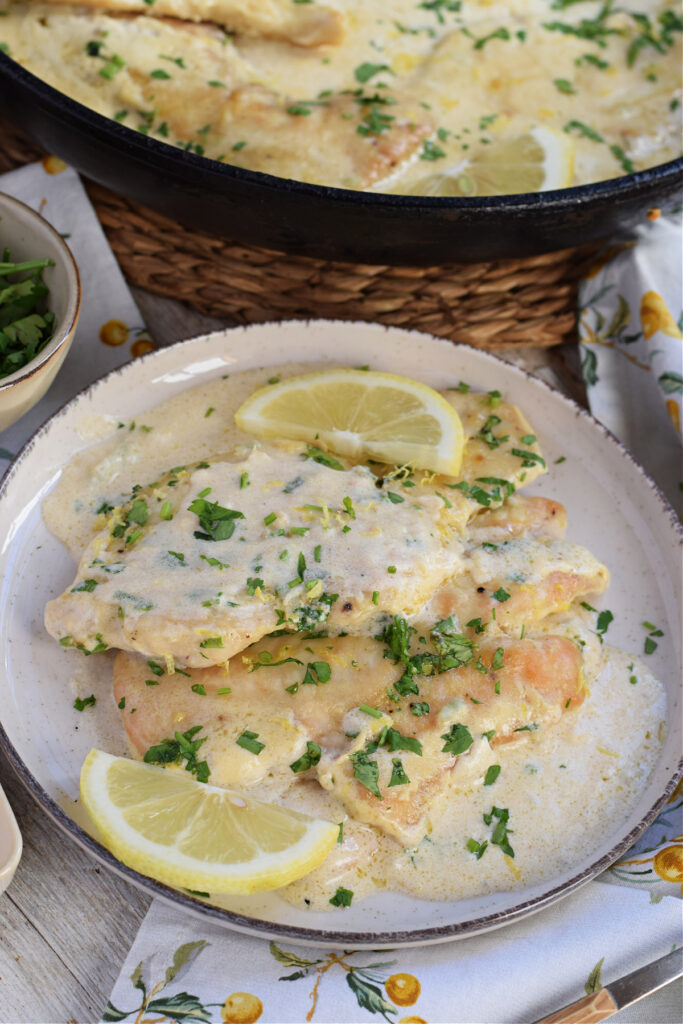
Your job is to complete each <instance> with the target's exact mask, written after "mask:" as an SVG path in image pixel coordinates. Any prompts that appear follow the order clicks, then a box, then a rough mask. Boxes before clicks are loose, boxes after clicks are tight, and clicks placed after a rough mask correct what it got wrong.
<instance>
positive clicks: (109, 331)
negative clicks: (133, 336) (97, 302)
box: [100, 320, 130, 346]
mask: <svg viewBox="0 0 683 1024" xmlns="http://www.w3.org/2000/svg"><path fill="white" fill-rule="evenodd" d="M129 334H130V331H129V329H128V324H124V322H123V320H107V322H106V324H102V326H101V327H100V341H101V342H103V344H105V345H114V346H115V345H125V343H126V342H127V341H128V336H129Z"/></svg>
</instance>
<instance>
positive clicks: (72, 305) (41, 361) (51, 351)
mask: <svg viewBox="0 0 683 1024" xmlns="http://www.w3.org/2000/svg"><path fill="white" fill-rule="evenodd" d="M5 202H6V203H8V204H9V206H10V207H12V206H14V207H18V208H19V209H20V210H23V211H26V212H27V213H28V214H30V217H29V219H34V220H37V221H39V222H40V227H41V229H43V230H45V231H46V233H47V234H51V235H52V236H53V238H54V240H55V241H56V243H57V247H58V248H59V249H60V250H61V252H62V255H63V257H64V261H65V263H66V268H67V270H66V272H67V277H69V278H70V279H71V280H70V287H71V290H72V294H71V295H70V296H69V297H68V299H67V306H66V312H65V315H64V318H63V322H62V324H61V326H60V327H59V329H58V331H56V332H55V333H54V334H53V335H52V337H51V338H50V340H49V341H48V343H47V345H46V346H45V348H44V349H42V351H40V352H39V353H38V355H37V356H35V357H34V358H33V359H32V360H31V362H30V363H27V364H26V366H23V367H22V368H21V369H20V370H15V371H14V373H10V374H8V375H7V376H6V377H2V378H0V392H2V391H4V390H7V389H8V388H11V387H12V385H14V384H18V383H19V382H20V381H23V380H28V379H29V378H30V377H33V375H34V374H36V373H38V371H39V370H40V369H42V367H43V366H45V364H46V363H48V362H49V361H50V360H51V359H52V358H53V356H54V355H56V353H57V352H59V350H60V349H61V347H62V345H63V344H64V342H65V341H66V340H67V339H68V338H69V337H70V336H71V333H72V332H73V330H74V328H75V326H76V322H77V321H78V316H79V314H80V311H81V276H80V274H79V272H78V265H77V263H76V260H75V259H74V255H73V253H72V252H71V249H70V248H69V246H68V245H67V244H66V242H65V241H64V239H63V238H62V236H61V235H60V234H59V232H58V231H57V230H56V228H54V227H53V226H52V224H50V222H49V221H47V220H45V218H44V217H43V216H42V214H40V213H37V212H36V211H35V210H34V209H32V207H30V206H29V205H28V204H27V203H23V202H22V201H21V199H15V197H14V196H11V195H9V194H8V193H7V192H0V207H1V206H2V204H3V203H5Z"/></svg>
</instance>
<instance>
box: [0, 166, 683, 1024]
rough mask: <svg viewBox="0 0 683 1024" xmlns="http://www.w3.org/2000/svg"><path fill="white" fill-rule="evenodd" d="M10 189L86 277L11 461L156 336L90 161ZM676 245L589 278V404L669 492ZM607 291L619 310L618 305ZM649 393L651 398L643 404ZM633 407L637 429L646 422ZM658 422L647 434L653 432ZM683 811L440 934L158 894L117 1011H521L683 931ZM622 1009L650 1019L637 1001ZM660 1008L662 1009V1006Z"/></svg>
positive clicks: (450, 1016)
mask: <svg viewBox="0 0 683 1024" xmlns="http://www.w3.org/2000/svg"><path fill="white" fill-rule="evenodd" d="M48 170H49V171H51V172H52V173H48ZM55 171H57V172H58V173H54V172H55ZM0 189H1V190H2V191H5V192H8V193H10V194H11V195H14V196H16V197H17V198H18V199H22V200H23V201H24V202H26V203H28V204H29V205H30V206H33V207H34V208H35V209H40V210H41V212H42V213H43V215H44V216H45V217H46V218H47V219H48V220H49V221H50V222H51V223H52V224H53V225H54V226H55V227H56V228H57V230H58V231H60V232H62V233H63V234H64V235H65V236H66V237H67V238H68V242H69V245H70V246H71V248H72V250H73V253H74V256H75V257H76V260H77V262H78V264H79V268H80V271H81V276H82V283H83V311H82V315H81V319H80V322H79V325H78V330H77V334H76V338H75V340H74V343H73V346H72V349H71V352H70V353H69V355H68V357H67V360H66V361H65V364H64V367H63V369H62V371H61V372H60V374H59V377H58V378H57V381H56V383H55V384H54V385H53V387H52V388H51V389H50V391H49V392H48V394H47V395H46V396H45V398H44V399H43V400H42V401H41V402H40V403H39V404H38V406H36V408H35V409H33V410H32V411H31V412H29V413H28V414H27V415H26V416H24V418H23V419H22V420H20V421H19V422H18V423H17V424H15V425H14V426H12V427H10V428H9V429H8V430H6V431H5V432H4V433H2V434H0V471H1V470H2V469H3V460H4V462H5V463H7V462H8V460H9V459H11V458H12V457H13V455H14V454H16V452H17V451H18V450H19V448H20V447H21V445H22V444H23V443H24V442H25V441H26V440H27V439H28V437H30V436H31V434H32V433H33V432H34V430H35V429H36V428H37V427H38V426H39V425H40V424H41V423H42V422H43V421H44V420H45V419H46V418H47V417H48V416H49V415H51V414H52V412H54V410H55V409H57V408H59V406H60V405H62V404H63V403H64V402H65V401H67V400H68V399H69V398H70V397H71V396H72V395H73V394H75V393H76V392H77V391H78V390H80V389H81V388H82V387H84V386H86V385H87V384H89V383H90V382H91V381H92V380H94V379H96V378H97V377H99V376H101V375H102V374H103V373H105V372H107V371H108V370H110V369H112V368H113V367H115V366H118V365H120V364H121V363H123V362H126V361H127V360H128V359H129V358H131V356H132V355H135V354H139V352H140V351H145V350H147V351H148V350H149V349H150V348H151V347H154V345H153V343H152V342H151V341H150V340H149V339H148V337H147V335H146V332H145V329H144V326H143V325H142V322H141V318H140V315H139V312H138V310H137V308H136V306H135V303H134V301H133V299H132V297H131V295H130V292H129V291H128V288H127V286H126V284H125V281H124V280H123V277H122V275H121V272H120V270H119V268H118V265H117V263H116V261H115V259H114V257H113V254H112V252H111V250H110V248H109V246H108V244H107V242H106V239H105V237H104V235H103V233H102V230H101V228H100V225H99V223H98V221H97V218H96V217H95V214H94V211H93V210H92V207H91V206H90V203H89V201H88V198H87V196H86V194H85V192H84V190H83V187H82V185H81V183H80V180H79V179H78V176H77V175H76V174H75V173H74V172H73V171H72V170H70V169H68V168H64V166H63V165H62V164H61V162H59V161H56V160H55V159H54V158H48V160H46V161H44V162H43V163H38V164H32V165H30V166H29V167H25V168H22V169H21V170H18V171H13V172H12V173H10V174H6V175H4V176H3V177H0ZM0 237H1V231H0ZM678 241H679V242H680V239H678ZM675 245H676V237H675V230H674V229H673V228H672V227H670V226H668V225H664V224H657V225H654V226H653V227H652V228H651V229H649V230H647V231H645V232H644V233H643V237H642V239H641V240H640V241H639V244H638V246H637V248H635V249H633V248H629V249H626V250H624V251H623V252H621V253H620V254H619V255H617V257H616V259H615V261H614V262H613V263H608V264H607V265H605V266H604V267H603V268H602V269H601V270H600V271H599V274H600V276H599V277H595V278H593V279H592V280H590V281H588V282H586V283H584V285H583V287H582V293H581V294H582V306H583V316H582V324H583V325H584V326H583V327H582V338H583V339H584V344H585V351H586V355H585V357H584V367H585V370H586V376H587V380H588V382H589V385H590V387H589V397H590V400H591V407H592V409H593V411H594V412H595V413H596V415H598V417H599V418H601V419H603V422H605V423H606V424H607V425H608V426H610V427H611V429H612V430H613V431H614V432H615V433H617V435H618V436H620V437H623V438H625V439H626V440H627V443H629V444H630V445H631V446H632V447H633V448H634V449H635V450H636V451H637V453H638V455H639V457H640V458H641V460H642V461H643V462H644V463H645V464H646V465H647V466H648V468H649V469H650V471H651V472H652V473H653V474H654V475H655V476H656V478H657V479H658V481H659V483H660V486H662V487H663V488H664V489H665V490H666V492H667V493H668V494H669V495H670V496H677V492H678V481H679V479H680V474H679V459H680V448H679V447H677V439H676V436H675V433H672V430H673V428H672V420H675V416H674V413H673V411H672V407H671V406H670V405H668V404H666V403H668V402H670V401H674V402H678V405H679V407H680V392H681V389H682V386H681V376H680V372H679V371H680V351H681V343H680V337H678V336H676V334H675V331H674V328H672V326H671V321H670V319H669V318H667V316H666V315H665V313H664V312H663V307H662V305H661V304H659V303H658V302H657V301H656V300H654V299H652V298H651V297H650V299H649V300H648V302H649V305H648V303H645V304H643V302H642V297H643V295H645V294H646V293H653V294H654V293H655V292H656V294H657V295H659V296H663V298H662V303H663V304H664V305H666V306H667V308H668V309H669V310H671V309H674V310H678V309H680V305H681V296H680V273H679V292H676V286H675V281H674V278H675V269H674V270H673V271H672V270H671V268H672V267H673V266H674V262H675V259H676V258H677V257H676V255H674V254H673V253H672V247H675ZM619 261H621V262H619ZM679 266H680V259H679ZM617 268H620V269H617ZM636 293H637V296H636ZM619 296H623V300H622V299H620V298H619ZM634 296H636V297H634ZM604 302H606V303H609V304H611V307H612V311H610V312H604V311H603V309H602V306H601V305H600V304H601V303H604ZM624 303H625V304H626V305H627V306H628V308H629V310H636V311H640V310H641V309H643V310H644V312H643V314H642V330H641V332H640V333H641V335H642V336H643V337H642V338H641V337H639V338H633V339H631V338H630V337H629V332H631V331H635V330H636V327H637V323H635V318H636V313H635V312H634V313H633V314H632V319H631V322H630V323H629V321H628V319H627V316H626V313H625V311H624V309H625V307H624ZM676 303H678V305H676ZM650 310H651V311H650ZM615 312H616V314H617V316H616V319H615ZM610 316H611V317H612V319H613V320H614V325H612V324H611V322H608V324H607V327H608V329H605V321H606V320H608V317H610ZM601 317H602V319H601ZM648 318H649V319H648ZM653 325H656V329H655V331H654V332H653V330H652V327H653ZM674 326H675V325H674ZM590 331H592V332H593V333H592V334H590ZM679 335H680V330H679ZM672 341H673V343H674V345H673V346H672V345H671V344H670V342H672ZM608 342H611V343H612V344H608ZM113 343H117V344H113ZM641 344H642V345H644V346H647V348H646V349H645V350H644V351H643V352H640V354H639V355H638V363H634V362H632V361H631V360H630V359H627V358H623V357H622V355H621V353H622V351H625V352H626V353H627V354H628V355H631V353H634V352H635V351H636V348H635V347H634V346H640V345H641ZM676 346H677V347H676ZM596 351H597V355H596ZM591 352H592V353H593V355H590V354H589V353H591ZM676 359H678V362H676ZM646 361H647V363H648V365H649V366H652V368H653V372H652V373H650V374H649V375H646V376H645V377H644V380H646V382H647V387H646V386H645V384H643V381H642V380H640V381H639V382H638V384H634V383H632V382H631V380H630V378H629V379H628V380H627V382H626V386H627V388H630V389H633V388H636V387H637V388H638V389H639V395H638V400H637V401H636V402H635V406H634V405H628V406H624V395H623V394H622V392H621V390H620V389H621V388H622V387H623V380H622V373H623V370H624V368H625V367H624V365H623V364H627V367H626V369H627V370H628V368H629V367H631V366H633V367H636V368H638V370H639V372H640V373H642V374H645V371H644V370H640V366H639V364H645V362H646ZM655 380H656V381H657V383H654V382H655ZM630 394H631V391H627V395H630ZM644 402H647V412H645V413H643V414H642V415H641V409H640V406H641V403H644ZM662 409H664V410H667V411H666V413H664V412H662ZM634 410H635V411H634ZM636 414H637V415H638V419H637V421H636V419H635V416H636ZM679 421H680V420H679ZM635 422H637V423H638V424H639V426H638V428H634V429H631V426H632V424H633V423H635ZM645 429H647V442H646V443H643V444H642V445H640V443H639V442H640V441H641V440H642V439H643V434H642V432H643V430H645ZM672 464H673V465H674V467H675V468H672ZM682 810H683V794H682V793H681V792H680V791H679V792H678V793H676V794H674V797H672V799H671V801H670V802H669V804H668V805H667V807H666V808H665V809H664V811H663V812H662V814H660V816H659V818H658V821H657V823H656V824H655V825H654V826H653V827H652V828H651V829H650V830H648V832H647V833H646V834H645V835H644V836H643V837H642V838H641V840H640V841H639V843H638V844H637V846H636V847H635V848H634V850H632V851H630V853H629V854H628V856H627V857H625V858H624V859H623V860H622V861H621V862H620V863H619V864H617V865H615V866H614V867H613V868H612V869H611V871H610V872H609V873H606V874H605V875H604V876H602V878H603V879H604V880H609V881H615V882H618V883H619V887H617V886H607V885H602V884H600V882H599V881H598V882H591V883H589V884H588V885H587V886H585V887H584V888H583V889H582V890H581V891H580V892H578V893H576V894H574V895H573V896H571V897H568V898H566V899H564V900H562V901H561V902H559V903H557V904H555V905H554V906H552V907H550V908H549V909H547V910H545V911H542V912H540V913H538V914H535V915H533V916H531V917H529V918H527V919H525V920H524V921H522V922H521V923H519V924H516V925H513V926H510V927H507V928H504V929H501V930H498V931H494V932H491V933H489V934H488V935H482V936H477V937H474V938H470V939H465V940H462V941H459V942H456V943H447V944H442V945H439V946H429V947H423V948H409V949H400V950H397V951H392V952H387V951H382V952H376V953H373V952H368V951H355V952H354V951H341V950H339V951H336V952H335V953H331V952H330V951H329V950H326V949H317V950H316V949H314V948H302V947H298V946H292V945H291V944H290V943H288V942H286V941H282V942H279V943H277V944H275V945H273V944H269V943H268V942H267V941H265V940H262V939H254V938H250V937H246V936H243V935H239V934H236V933H234V932H230V931H227V930H224V929H222V928H219V927H217V926H215V925H212V924H209V923H206V922H203V921H201V920H198V919H197V918H194V917H190V916H186V915H185V914H183V913H181V912H179V911H177V910H176V909H175V908H172V907H169V906H167V905H166V904H165V903H163V902H161V901H159V900H155V901H154V902H153V903H152V905H151V907H150V910H149V912H148V914H147V916H146V918H145V920H144V921H143V924H142V926H141V928H140V930H139V932H138V935H137V937H136V939H135V942H134V945H133V947H132V949H131V951H130V953H129V955H128V957H127V958H126V961H125V963H124V965H123V967H122V970H121V974H120V976H119V979H118V981H117V983H116V985H115V987H114V991H113V992H112V995H111V999H110V1001H109V1003H108V1006H107V1008H106V1010H105V1014H104V1018H103V1019H104V1020H109V1021H112V1020H127V1021H131V1022H132V1021H140V1022H142V1021H148V1022H152V1021H162V1020H168V1019H171V1020H176V1021H205V1022H208V1021H217V1022H220V1021H221V1020H224V1021H229V1022H234V1024H250V1022H254V1021H256V1020H260V1021H262V1022H263V1024H278V1022H285V1021H303V1020H312V1021H315V1022H317V1024H335V1022H338V1021H339V1022H349V1021H371V1020H375V1021H381V1020H387V1021H390V1022H393V1024H420V1022H422V1024H425V1022H429V1024H439V1022H452V1024H455V1022H469V1024H473V1022H479V1021H481V1022H483V1021H487V1022H489V1024H490V1022H498V1021H500V1022H506V1024H507V1022H510V1024H512V1022H515V1021H529V1020H532V1019H535V1018H536V1017H539V1016H542V1015H543V1014H544V1013H548V1012H549V1011H550V1010H551V1009H554V1008H557V1007H559V1006H561V1005H563V1004H565V1003H567V1002H570V1001H572V1000H574V999H577V998H579V997H580V996H582V995H583V994H584V992H585V991H590V990H592V989H595V988H596V987H599V986H600V984H601V979H602V978H603V977H604V980H605V981H608V980H611V979H614V978H616V977H619V976H620V975H622V974H624V973H626V972H628V971H631V970H633V969H635V968H636V967H638V966H641V965H642V964H644V963H646V962H648V961H650V960H652V959H654V958H656V957H658V956H662V955H663V954H664V953H667V952H668V951H669V950H670V949H671V948H672V947H674V946H676V945H679V944H680V943H681V908H680V902H679V901H678V900H676V899H671V898H670V897H669V895H668V894H670V893H676V894H680V878H681V861H682V854H683V845H682V844H683V837H682V836H681V833H682V832H683V825H682V824H681V812H682ZM676 879H678V882H677V881H676ZM626 886H628V887H626ZM665 894H666V896H667V898H663V897H664V896H665ZM672 1000H673V1002H672ZM650 1005H652V1004H650ZM657 1006H658V1009H657V1011H656V1012H657V1014H658V1016H657V1018H656V1019H657V1020H660V1021H665V1020H666V1021H669V1020H670V1021H676V1020H678V1018H679V1016H680V1009H679V1006H678V1003H677V994H672V993H670V994H669V995H668V996H665V997H664V998H663V1000H660V1002H658V1003H657ZM615 1019H620V1020H623V1021H628V1020H633V1021H635V1020H639V1019H642V1018H639V1017H638V1016H637V1014H636V1015H635V1016H634V1015H631V1014H629V1012H628V1011H626V1012H625V1013H623V1014H619V1015H618V1017H617V1018H615ZM649 1019H650V1021H651V1022H652V1024H654V1020H655V1018H654V1017H650V1018H649Z"/></svg>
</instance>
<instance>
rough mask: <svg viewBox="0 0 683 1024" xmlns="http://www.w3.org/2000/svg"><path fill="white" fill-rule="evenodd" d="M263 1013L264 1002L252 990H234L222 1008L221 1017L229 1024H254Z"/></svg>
mask: <svg viewBox="0 0 683 1024" xmlns="http://www.w3.org/2000/svg"><path fill="white" fill-rule="evenodd" d="M262 1013H263V1003H262V1002H261V1000H260V999H259V998H258V997H257V996H252V994H251V992H233V993H232V995H231V996H228V998H227V999H226V1000H225V1002H224V1003H223V1006H222V1008H221V1017H222V1018H223V1020H224V1021H226V1022H227V1024H254V1022H255V1021H257V1020H258V1019H259V1017H260V1016H261V1014H262Z"/></svg>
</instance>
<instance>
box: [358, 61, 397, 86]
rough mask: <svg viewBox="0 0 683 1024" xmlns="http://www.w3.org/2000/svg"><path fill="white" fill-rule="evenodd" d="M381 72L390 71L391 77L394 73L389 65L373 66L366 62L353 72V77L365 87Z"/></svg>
mask: <svg viewBox="0 0 683 1024" xmlns="http://www.w3.org/2000/svg"><path fill="white" fill-rule="evenodd" d="M380 71H388V72H389V74H391V75H393V73H394V72H393V71H392V70H391V68H390V67H389V65H388V64H371V63H370V62H369V61H366V62H365V63H364V64H359V65H358V67H357V68H356V69H355V70H354V72H353V76H354V78H355V79H356V81H357V82H360V83H361V85H364V84H365V83H366V82H368V81H369V80H370V79H371V78H374V76H375V75H378V74H379V73H380Z"/></svg>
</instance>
